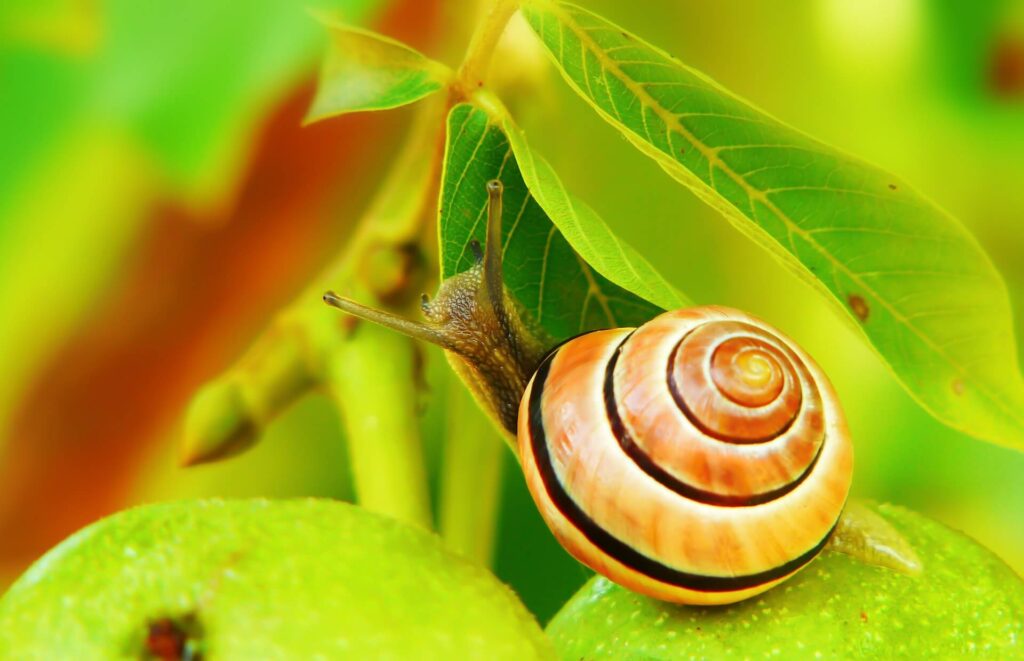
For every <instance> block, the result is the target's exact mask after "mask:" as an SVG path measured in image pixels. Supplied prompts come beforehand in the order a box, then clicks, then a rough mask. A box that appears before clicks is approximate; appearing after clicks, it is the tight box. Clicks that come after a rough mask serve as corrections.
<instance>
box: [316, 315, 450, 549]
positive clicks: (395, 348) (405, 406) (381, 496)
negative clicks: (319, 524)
mask: <svg viewBox="0 0 1024 661" xmlns="http://www.w3.org/2000/svg"><path fill="white" fill-rule="evenodd" d="M415 351H416V349H415V347H414V346H413V344H412V342H411V341H410V340H409V339H408V338H405V337H403V336H401V335H398V334H396V333H393V332H392V331H390V330H388V329H386V328H382V327H379V326H376V325H374V324H366V323H359V324H357V326H356V328H355V329H354V330H353V331H352V334H351V336H350V337H349V338H348V341H347V342H345V343H344V345H343V346H341V347H339V349H338V350H337V351H336V352H335V353H334V354H333V355H332V357H331V362H330V364H329V366H328V370H327V374H326V386H327V389H328V391H329V392H330V394H331V396H332V397H333V399H334V401H335V403H336V404H337V406H338V409H339V410H340V411H341V414H342V419H343V420H344V424H345V430H346V437H347V438H348V450H349V456H350V458H351V466H352V477H353V480H354V482H355V491H356V496H357V499H358V501H359V504H360V505H362V506H363V507H365V508H366V509H369V510H372V511H375V512H380V513H382V514H386V515H388V516H391V517H394V518H396V519H399V520H402V521H406V522H409V523H413V524H415V525H418V526H421V527H423V528H425V529H428V530H429V529H431V527H432V522H431V516H430V497H429V493H428V488H427V475H426V468H425V463H424V457H423V446H422V443H421V440H420V431H419V424H418V418H417V415H416V404H417V398H418V395H419V393H418V391H417V387H416V383H415V380H414V379H413V374H414V372H415V369H416V365H415V361H416V360H417V358H416V355H415Z"/></svg>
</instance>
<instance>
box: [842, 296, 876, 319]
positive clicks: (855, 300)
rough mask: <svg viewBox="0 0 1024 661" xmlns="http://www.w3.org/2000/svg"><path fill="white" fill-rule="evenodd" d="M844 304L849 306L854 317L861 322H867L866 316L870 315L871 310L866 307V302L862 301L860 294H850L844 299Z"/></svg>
mask: <svg viewBox="0 0 1024 661" xmlns="http://www.w3.org/2000/svg"><path fill="white" fill-rule="evenodd" d="M846 302H847V303H849V304H850V310H852V311H853V314H854V316H856V317H857V318H858V319H860V320H861V321H867V320H868V315H869V314H871V308H869V307H868V304H867V301H865V300H864V297H863V296H861V295H860V294H850V295H849V296H848V297H847V298H846Z"/></svg>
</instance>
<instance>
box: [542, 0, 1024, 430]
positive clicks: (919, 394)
mask: <svg viewBox="0 0 1024 661" xmlns="http://www.w3.org/2000/svg"><path fill="white" fill-rule="evenodd" d="M523 11H524V14H525V15H526V17H527V19H528V21H529V22H530V24H531V26H532V27H533V28H534V30H535V31H536V32H537V34H538V35H539V36H540V38H541V40H542V41H543V42H544V44H545V45H546V46H547V48H548V50H549V51H550V53H551V54H552V56H553V57H554V60H555V62H556V63H557V65H558V67H559V68H560V70H561V72H562V74H563V75H564V77H565V78H566V80H567V81H568V82H569V84H570V85H571V86H572V87H573V89H575V90H576V91H577V92H578V93H579V94H580V95H581V96H583V97H584V98H585V99H586V100H588V101H589V102H590V103H591V104H592V105H593V107H594V108H595V109H596V110H597V111H598V113H599V114H600V115H601V116H602V117H604V118H605V119H606V120H607V121H608V122H610V123H611V124H613V125H614V126H616V127H617V128H619V129H620V130H621V131H622V132H623V134H624V135H625V136H626V137H627V138H629V140H630V141H631V142H633V143H634V144H635V145H636V146H637V147H638V148H639V149H640V150H641V151H642V152H644V153H645V154H647V155H649V156H651V157H652V158H653V159H654V160H656V161H657V162H658V164H659V165H661V166H662V167H663V168H664V169H665V170H666V171H667V172H668V173H669V174H670V175H672V176H673V177H675V178H676V179H678V180H679V181H681V182H682V183H684V184H685V185H686V186H688V187H690V188H692V189H693V191H694V192H695V193H696V194H697V195H698V196H700V197H701V198H702V199H703V200H704V201H706V202H707V203H708V204H710V205H712V206H713V207H715V208H717V209H719V210H720V211H721V212H722V213H723V214H724V215H725V216H726V217H727V218H728V219H729V220H730V221H732V222H733V223H735V224H736V226H737V227H738V228H739V229H740V230H742V231H743V232H745V233H747V234H748V235H750V236H751V237H752V238H753V239H755V240H756V241H758V242H759V243H760V244H761V245H762V246H763V247H765V248H766V249H768V250H769V251H770V252H772V254H774V255H775V256H777V257H778V258H780V259H781V260H782V261H783V262H784V263H786V264H787V265H789V266H790V267H792V268H793V269H794V270H795V271H796V272H797V273H799V274H800V275H801V276H803V277H804V278H806V279H807V280H808V281H809V282H811V283H812V284H814V285H815V286H816V287H817V288H819V289H820V290H822V291H824V292H827V293H828V294H830V298H831V297H834V300H836V301H838V302H839V303H840V305H841V306H842V307H843V308H844V309H846V311H847V312H848V313H849V314H850V315H851V316H852V317H853V318H854V319H855V320H856V321H857V323H858V324H859V326H860V327H861V328H862V329H863V331H864V333H865V334H866V335H867V337H868V339H869V340H870V341H871V343H872V344H873V345H874V347H875V348H876V350H877V351H878V352H879V353H880V354H881V356H882V357H883V358H884V359H885V360H886V361H887V362H888V364H889V365H890V366H891V367H892V368H893V370H894V371H895V372H896V374H897V376H898V377H899V378H900V380H901V381H902V382H903V384H904V385H905V386H906V388H907V389H908V391H909V392H910V393H911V394H912V395H913V396H914V397H915V398H917V399H918V401H920V402H921V403H922V405H923V406H925V408H927V409H928V410H929V411H930V412H931V413H932V414H933V415H934V416H936V417H937V418H939V419H940V420H942V421H944V422H945V423H947V424H949V425H950V426H952V427H954V428H957V429H961V430H963V431H966V432H968V433H971V434H973V435H975V436H978V437H980V438H984V439H986V440H990V441H995V442H999V443H1002V444H1005V445H1009V446H1011V447H1021V446H1022V445H1024V380H1022V379H1021V375H1020V373H1019V370H1018V367H1017V356H1016V346H1015V344H1014V339H1013V330H1012V326H1011V317H1010V308H1009V301H1008V297H1007V293H1006V289H1005V286H1004V284H1003V282H1002V280H1001V279H1000V277H999V275H998V273H997V272H996V271H995V269H994V268H993V266H992V264H991V263H990V261H989V259H988V257H987V256H986V255H985V254H984V253H983V252H982V250H981V249H980V248H979V247H978V245H977V243H976V242H975V241H974V239H973V238H972V237H971V236H970V235H969V234H968V233H967V231H966V230H965V229H964V228H963V227H962V226H961V225H960V224H959V223H958V222H957V221H956V220H954V219H952V218H951V217H950V216H948V215H947V214H946V213H945V212H943V211H942V210H940V209H939V208H937V207H936V206H935V205H934V204H932V203H931V202H930V201H929V200H927V199H926V198H925V197H923V196H922V195H921V194H919V193H917V192H915V191H914V190H913V189H911V188H910V187H908V186H907V185H906V184H904V183H903V182H902V181H900V180H898V179H897V178H895V177H893V176H892V175H889V174H887V173H885V172H882V171H881V170H878V169H877V168H874V167H872V166H870V165H867V164H865V163H863V162H861V161H858V160H856V159H854V158H851V157H849V156H847V155H845V154H842V153H840V152H838V151H837V150H835V149H833V148H830V147H828V146H825V145H823V144H821V143H819V142H817V141H815V140H813V139H811V138H809V137H807V136H806V135H804V134H802V133H800V132H798V131H796V130H794V129H792V128H790V127H788V126H786V125H785V124H783V123H781V122H779V121H778V120H776V119H774V118H773V117H771V116H769V115H767V114H766V113H764V112H763V111H760V110H758V109H757V108H754V107H753V106H751V105H750V104H748V103H747V102H745V101H743V100H742V99H739V98H738V97H736V96H735V95H733V94H732V93H730V92H728V91H727V90H725V89H723V88H722V87H720V86H719V85H718V84H716V83H714V82H713V81H711V80H709V79H708V78H707V77H705V76H704V75H702V74H700V73H699V72H697V71H694V70H692V69H690V68H688V67H686V66H684V65H683V64H681V63H680V62H678V61H677V60H675V59H674V58H672V57H671V56H669V55H667V54H665V53H663V52H662V51H660V50H658V49H657V48H654V47H653V46H650V45H649V44H646V43H644V42H643V41H641V40H640V39H638V38H637V37H635V36H633V35H632V34H629V33H628V32H626V31H624V30H622V29H621V28H619V27H618V26H616V25H614V24H612V23H610V22H608V21H606V20H604V19H603V18H600V17H598V16H596V15H594V14H592V13H590V12H587V11H585V10H582V9H579V8H577V7H574V6H572V5H567V4H562V3H556V2H549V1H547V0H536V1H534V2H530V3H528V4H527V6H526V7H525V8H524V10H523Z"/></svg>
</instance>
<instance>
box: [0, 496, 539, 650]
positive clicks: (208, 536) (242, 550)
mask: <svg viewBox="0 0 1024 661" xmlns="http://www.w3.org/2000/svg"><path fill="white" fill-rule="evenodd" d="M160 620H169V621H171V622H173V623H175V625H176V626H177V628H179V629H180V630H181V631H182V632H183V633H188V634H191V636H192V637H193V644H194V645H195V646H196V647H198V649H199V650H200V651H201V652H202V656H203V658H211V659H274V658H282V659H283V658H288V659H310V658H332V659H335V658H360V659H369V658H374V659H378V658H398V659H401V658H437V659H468V658H481V659H483V658H487V659H492V658H495V659H497V658H503V659H536V658H549V657H550V656H551V652H550V643H549V642H548V641H547V640H545V638H544V635H543V633H542V632H541V631H540V628H539V627H538V626H537V623H536V622H535V621H534V620H533V618H532V617H531V616H530V615H529V613H527V611H526V609H525V608H524V607H523V606H522V604H520V603H519V601H518V600H517V599H516V597H515V596H514V594H513V593H512V591H511V590H509V589H508V588H507V587H505V586H504V585H502V584H500V583H499V582H498V581H497V580H495V578H494V577H493V576H492V575H491V574H489V573H488V572H486V571H485V570H484V569H482V568H480V567H478V566H476V565H473V564H471V563H469V562H467V561H465V560H462V559H460V558H458V557H456V556H454V555H453V554H451V553H449V552H448V551H446V550H445V549H444V548H443V547H442V545H441V544H440V542H439V540H438V539H437V538H436V537H434V536H433V535H429V534H427V533H425V532H421V531H419V530H416V529H413V528H410V527H406V526H403V525H401V524H399V523H397V522H395V521H393V520H391V519H388V518H384V517H380V516H376V515H373V514H370V513H369V512H366V511H364V510H361V509H359V508H356V507H353V506H351V505H347V504H344V503H338V502H334V501H327V500H292V501H272V502H268V501H262V500H253V501H183V502H178V503H168V504H159V505H151V506H147V507H142V508H139V509H134V510H130V511H128V512H123V513H121V514H117V515H115V516H113V517H111V518H109V519H106V520H104V521H101V522H99V523H97V524H94V525H92V526H90V527H88V528H86V529H85V530H83V531H81V532H79V533H77V534H75V535H74V536H72V537H71V538H69V539H68V540H67V541H65V542H64V543H62V544H61V545H59V546H58V547H57V548H55V549H54V550H52V551H51V552H49V553H48V554H47V555H46V556H44V557H43V558H42V559H40V560H39V561H38V562H37V563H36V564H35V565H34V566H33V567H32V568H31V569H29V570H28V572H26V573H25V574H24V575H23V576H22V577H21V578H20V579H19V580H18V581H17V582H16V583H15V584H14V585H13V586H12V587H11V589H10V591H8V593H7V594H6V595H5V596H4V597H3V599H2V600H0V657H2V658H5V659H15V658H17V659H34V658H38V659H110V658H136V659H137V658H149V655H144V654H143V651H144V648H145V645H146V642H145V640H146V636H147V630H148V628H149V625H150V624H152V623H154V622H157V621H160Z"/></svg>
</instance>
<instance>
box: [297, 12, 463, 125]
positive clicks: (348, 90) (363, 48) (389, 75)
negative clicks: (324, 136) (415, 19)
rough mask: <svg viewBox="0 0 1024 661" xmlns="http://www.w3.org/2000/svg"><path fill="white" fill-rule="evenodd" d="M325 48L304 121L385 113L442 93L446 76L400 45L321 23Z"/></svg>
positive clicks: (437, 65) (448, 73) (340, 25)
mask: <svg viewBox="0 0 1024 661" xmlns="http://www.w3.org/2000/svg"><path fill="white" fill-rule="evenodd" d="M324 24H325V25H326V26H327V28H328V30H329V33H330V42H331V43H330V48H329V49H328V51H327V56H326V57H325V58H324V64H323V68H322V69H321V72H320V84H319V85H318V86H317V91H316V98H315V99H313V105H312V107H311V108H310V109H309V114H308V116H307V120H308V121H317V120H321V119H326V118H328V117H335V116H337V115H343V114H345V113H349V112H357V111H360V110H386V109H388V108H397V107H399V106H404V105H406V104H409V103H412V102H414V101H418V100H420V99H422V98H423V97H425V96H429V95H430V94H433V93H434V92H437V91H438V90H441V89H444V87H445V86H446V85H447V84H448V81H449V80H450V79H451V76H452V72H451V70H449V69H448V67H446V66H445V65H443V64H441V63H439V62H435V61H434V60H431V59H430V58H428V57H426V56H424V55H422V54H420V53H418V52H416V51H415V50H413V49H411V48H409V47H408V46H406V45H405V44H402V43H399V42H397V41H395V40H393V39H389V38H387V37H385V36H383V35H380V34H376V33H374V32H370V31H367V30H363V29H360V28H356V27H352V26H350V25H345V24H343V23H338V22H335V21H330V20H327V19H324Z"/></svg>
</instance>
